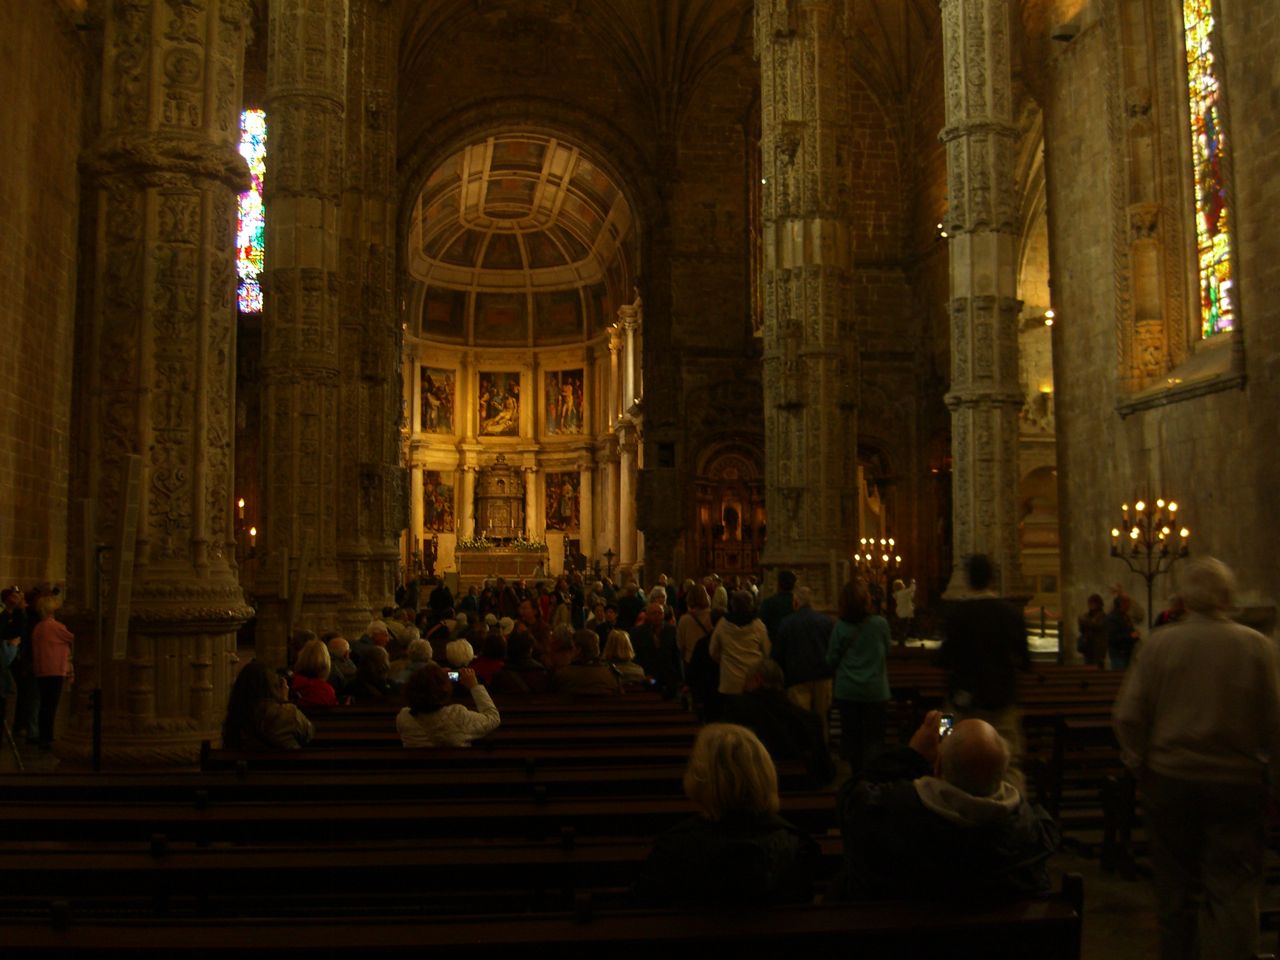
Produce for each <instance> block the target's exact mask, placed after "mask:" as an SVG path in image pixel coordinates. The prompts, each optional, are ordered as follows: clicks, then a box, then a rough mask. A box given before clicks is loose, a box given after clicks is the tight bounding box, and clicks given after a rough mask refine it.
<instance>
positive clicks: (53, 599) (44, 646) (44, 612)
mask: <svg viewBox="0 0 1280 960" xmlns="http://www.w3.org/2000/svg"><path fill="white" fill-rule="evenodd" d="M60 606H62V598H61V597H59V596H57V595H56V594H53V595H49V596H45V597H41V598H40V600H39V602H38V603H37V604H36V613H37V615H38V616H39V617H40V622H39V623H37V624H36V627H35V630H33V631H32V633H31V659H32V667H33V668H34V673H35V675H36V686H37V687H38V688H39V690H40V721H39V722H40V739H39V744H40V747H41V749H44V750H47V749H48V748H49V746H50V745H51V744H52V743H53V720H54V717H56V716H57V715H58V701H59V700H60V699H61V698H62V682H63V680H65V679H68V678H70V677H71V645H72V640H73V639H74V638H73V637H72V635H71V631H70V630H68V629H67V628H66V627H65V626H64V625H63V624H61V623H59V622H58V620H57V618H56V617H55V616H54V614H56V613H57V611H58V607H60Z"/></svg>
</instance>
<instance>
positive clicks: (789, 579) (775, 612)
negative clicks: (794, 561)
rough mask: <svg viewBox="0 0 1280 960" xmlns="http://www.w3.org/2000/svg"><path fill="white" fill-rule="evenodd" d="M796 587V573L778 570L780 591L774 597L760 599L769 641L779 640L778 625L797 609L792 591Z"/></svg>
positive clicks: (761, 612) (761, 613)
mask: <svg viewBox="0 0 1280 960" xmlns="http://www.w3.org/2000/svg"><path fill="white" fill-rule="evenodd" d="M795 588H796V575H795V574H794V573H792V572H791V571H790V570H779V571H778V592H777V593H775V594H774V595H773V596H772V597H766V598H765V599H764V600H761V601H760V612H759V614H758V615H759V617H760V621H761V622H762V623H763V624H764V626H765V629H766V630H768V631H769V642H770V643H777V642H778V627H779V626H780V625H781V624H782V621H783V620H785V619H786V618H787V617H789V616H791V611H793V610H794V609H795V601H794V599H793V598H792V596H791V591H792V590H794V589H795Z"/></svg>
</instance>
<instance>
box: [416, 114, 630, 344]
mask: <svg viewBox="0 0 1280 960" xmlns="http://www.w3.org/2000/svg"><path fill="white" fill-rule="evenodd" d="M633 223H634V221H633V216H632V211H631V208H630V206H629V205H628V203H627V200H626V197H625V195H624V194H623V192H622V191H621V190H620V189H619V188H618V187H617V185H616V184H614V182H613V181H612V180H611V179H610V177H609V176H608V174H606V173H605V172H604V170H603V169H601V167H599V166H598V165H596V164H594V163H592V162H591V160H590V159H588V158H587V157H586V156H585V155H584V154H583V153H582V151H581V150H580V149H579V148H578V147H576V146H573V145H572V144H569V143H566V142H564V141H562V140H557V139H555V138H553V137H548V136H542V135H538V134H530V133H508V134H498V135H494V136H491V137H488V138H487V139H485V140H482V141H480V142H478V143H474V144H472V145H470V146H468V147H466V148H464V149H462V150H460V151H459V152H458V153H456V154H454V155H453V156H451V157H450V158H449V159H448V160H446V161H445V162H444V163H442V164H440V166H438V167H437V168H436V169H435V171H434V172H433V173H432V174H431V176H430V177H429V178H428V179H427V182H426V185H425V186H424V187H423V189H422V192H421V194H420V195H419V197H418V200H417V202H416V204H415V206H414V211H413V218H412V221H411V225H410V233H409V264H408V269H409V275H410V277H411V278H412V280H413V281H414V283H413V302H412V303H411V316H413V317H415V318H416V319H417V323H418V329H417V331H416V332H417V334H418V335H419V336H421V337H422V338H424V339H427V340H435V341H443V342H452V343H466V344H471V345H474V346H515V345H519V344H524V345H528V346H534V345H544V344H555V343H573V342H582V341H586V340H589V339H591V338H593V337H595V336H597V335H598V334H600V333H601V332H602V331H603V330H604V329H605V328H606V327H607V326H608V325H609V324H610V323H612V322H613V320H614V318H615V314H616V311H617V308H618V307H619V306H620V305H622V304H626V303H630V302H631V301H632V300H633V298H634V293H633V291H632V277H633V273H634V271H633V267H632V263H633V251H634V247H635V243H634V229H633Z"/></svg>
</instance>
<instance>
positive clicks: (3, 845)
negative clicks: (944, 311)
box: [0, 692, 1082, 958]
mask: <svg viewBox="0 0 1280 960" xmlns="http://www.w3.org/2000/svg"><path fill="white" fill-rule="evenodd" d="M498 706H499V709H500V711H501V712H502V715H503V726H502V727H501V728H500V729H499V730H498V731H497V732H495V734H494V735H493V736H491V737H490V738H487V739H486V740H485V741H482V742H478V743H477V744H475V745H474V746H473V747H471V748H469V749H461V750H406V749H404V748H402V747H401V746H400V744H399V740H398V738H397V736H396V733H395V723H394V716H395V711H396V709H397V708H398V705H397V704H375V705H370V706H357V707H343V708H337V709H334V710H331V711H329V712H327V713H326V714H325V715H322V716H321V715H317V716H316V717H315V718H314V719H315V723H316V727H317V736H316V739H315V741H314V743H313V744H312V745H310V746H308V748H306V749H304V750H301V751H280V752H278V753H269V754H243V753H236V752H232V751H224V750H221V749H217V748H214V747H212V746H209V747H208V748H207V749H206V750H205V752H204V756H203V759H202V765H201V769H200V770H198V771H189V772H177V773H174V772H171V773H165V774H101V775H88V774H53V775H44V776H20V777H19V776H15V777H10V778H6V779H4V780H3V781H2V782H0V789H2V791H3V792H2V793H0V798H2V799H0V875H3V876H5V878H6V881H7V883H6V887H7V890H8V891H9V895H7V896H6V897H5V898H0V928H2V929H3V931H4V932H3V936H2V937H0V940H3V942H4V944H5V946H6V947H9V948H11V949H13V950H17V951H19V952H22V953H31V954H34V955H51V954H65V953H72V952H75V953H77V954H79V953H90V954H92V953H94V952H99V953H101V952H120V951H124V950H128V951H131V952H135V953H138V954H142V955H157V954H161V953H164V954H173V953H176V952H179V951H180V952H182V953H183V954H187V955H191V956H197V957H201V956H212V955H215V954H225V953H226V952H227V951H228V950H231V949H235V950H239V951H243V950H245V949H250V950H253V951H260V952H267V951H269V952H271V953H275V954H280V953H284V954H301V953H304V952H305V953H310V954H314V953H316V952H318V951H320V952H332V951H335V950H339V949H358V950H360V951H361V952H363V953H386V952H390V951H391V950H397V951H403V949H404V948H405V947H406V946H407V945H411V944H413V945H418V944H421V945H432V946H434V945H453V944H458V945H462V944H466V945H468V946H470V947H471V949H472V951H476V952H479V953H481V954H483V955H486V956H488V955H497V954H498V953H500V952H505V951H510V950H511V949H513V948H519V947H521V946H545V945H547V944H550V943H552V942H559V943H560V944H562V945H563V946H565V947H568V948H569V949H570V950H571V951H575V952H576V951H581V952H586V951H587V950H592V951H593V952H594V951H596V950H600V949H606V950H608V951H609V953H610V954H616V955H620V956H639V955H640V954H641V953H645V954H651V953H652V951H653V950H654V949H655V948H658V949H661V948H662V947H663V946H666V945H676V944H684V945H697V944H705V945H710V944H712V943H714V944H717V945H719V944H731V945H732V944H738V945H740V946H743V947H749V948H750V949H751V950H753V951H760V952H763V951H766V950H767V951H769V952H778V951H780V950H783V949H788V948H797V947H801V948H803V947H818V948H825V949H836V948H838V947H845V946H847V945H849V944H851V943H856V944H858V946H859V947H862V948H865V949H873V950H880V951H887V950H889V949H894V950H898V951H901V952H905V953H906V954H908V955H915V954H920V955H924V954H925V953H926V952H931V953H932V952H942V951H944V950H945V952H946V953H947V955H949V956H961V957H964V956H975V957H977V956H982V957H984V958H989V957H1014V956H1019V957H1021V956H1028V955H1037V956H1042V957H1047V958H1057V957H1061V958H1068V957H1070V958H1076V957H1078V956H1079V949H1080V947H1079V944H1080V923H1081V915H1082V899H1081V897H1082V891H1081V889H1080V886H1079V883H1078V881H1077V880H1075V879H1069V880H1068V881H1067V883H1066V885H1065V886H1064V890H1063V892H1062V893H1061V895H1059V896H1055V897H1052V898H1048V899H1044V900H1036V901H1029V902H1026V903H1020V904H1009V905H1003V906H999V907H991V908H984V909H975V908H973V907H966V906H962V905H960V904H955V905H937V904H902V903H893V904H861V905H853V904H839V905H837V904H828V905H810V906H801V907H788V908H779V909H776V910H768V911H760V910H758V909H755V910H753V909H743V910H734V911H729V912H712V913H708V912H705V911H654V910H641V909H637V908H636V907H634V906H632V905H630V902H629V888H630V885H631V883H632V881H633V880H634V878H635V877H636V876H637V875H638V872H639V870H640V868H641V866H642V864H643V862H644V860H645V858H646V857H647V855H648V850H649V847H650V844H651V841H652V838H653V836H654V835H655V834H657V833H659V832H661V831H662V830H665V829H667V828H668V827H670V826H672V825H673V824H675V823H677V822H679V821H680V820H682V819H684V818H685V817H687V816H689V815H690V814H691V813H692V808H691V806H690V804H689V803H688V801H687V800H685V799H684V797H683V794H682V790H681V778H682V775H683V768H684V761H685V759H686V757H687V755H688V751H689V748H690V746H691V745H692V742H693V739H694V737H695V736H696V734H697V731H698V729H699V728H698V725H697V724H696V722H695V721H694V720H693V719H692V717H691V716H690V715H689V714H687V713H685V712H684V711H682V710H681V709H680V708H679V706H678V705H676V704H673V703H671V702H667V701H663V700H661V699H659V698H657V697H656V696H654V695H652V694H650V693H649V692H644V693H637V694H628V695H626V696H623V697H620V698H618V699H610V700H608V701H597V702H583V701H577V702H572V703H569V702H564V701H556V700H554V699H549V698H529V699H524V700H517V699H515V698H508V699H507V700H505V701H500V702H499V704H498ZM779 777H780V785H781V788H782V792H783V810H782V813H783V815H784V816H786V817H787V818H788V819H790V820H791V821H792V822H793V823H795V824H797V825H798V826H800V827H801V828H802V829H804V830H806V831H808V832H809V833H810V834H812V835H813V836H814V837H815V838H816V839H817V841H818V843H819V846H820V848H821V850H822V855H823V857H822V879H823V880H824V881H826V880H829V879H830V878H831V877H832V876H834V874H835V872H836V870H837V869H838V867H839V865H840V862H841V846H840V838H839V835H838V830H837V828H836V822H835V801H834V796H833V793H832V792H831V790H830V789H824V788H819V787H816V786H815V785H814V784H812V783H811V782H810V781H809V780H808V778H807V775H806V773H805V772H804V770H803V769H802V768H801V767H799V766H797V765H789V764H783V765H782V766H781V767H780V769H779Z"/></svg>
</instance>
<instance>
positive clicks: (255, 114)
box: [236, 110, 267, 313]
mask: <svg viewBox="0 0 1280 960" xmlns="http://www.w3.org/2000/svg"><path fill="white" fill-rule="evenodd" d="M240 155H241V156H243V157H244V159H245V162H246V163H248V164H249V180H250V183H249V189H248V190H247V191H246V192H244V193H242V194H240V219H239V221H238V229H237V231H236V247H237V249H236V270H237V271H238V273H239V275H240V287H239V301H240V311H241V312H242V313H261V312H262V286H261V284H260V282H259V277H260V276H261V275H262V251H263V237H264V235H265V233H266V226H267V221H266V216H265V214H264V211H263V205H262V177H263V174H265V173H266V171H267V115H266V113H265V112H264V111H262V110H246V111H244V112H243V113H242V114H240Z"/></svg>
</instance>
